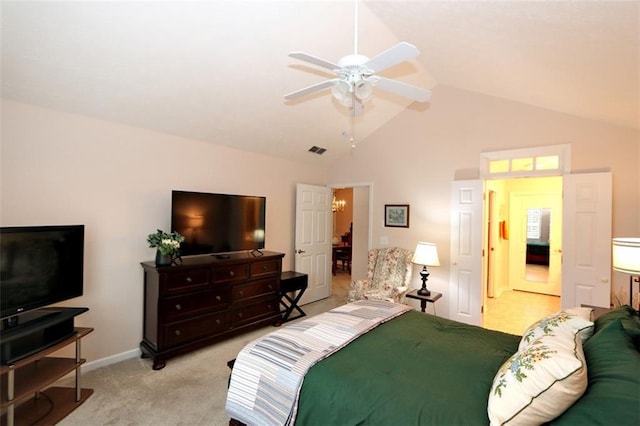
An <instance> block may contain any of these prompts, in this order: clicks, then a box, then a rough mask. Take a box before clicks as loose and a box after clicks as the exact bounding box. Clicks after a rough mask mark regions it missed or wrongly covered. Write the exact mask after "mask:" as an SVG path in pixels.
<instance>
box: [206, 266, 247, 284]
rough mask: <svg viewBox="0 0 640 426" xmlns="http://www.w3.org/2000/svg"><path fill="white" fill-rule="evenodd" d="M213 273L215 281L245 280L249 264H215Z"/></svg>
mask: <svg viewBox="0 0 640 426" xmlns="http://www.w3.org/2000/svg"><path fill="white" fill-rule="evenodd" d="M213 275H214V280H215V282H216V283H225V282H231V281H241V280H246V279H247V278H249V265H247V264H246V263H245V264H241V265H226V266H216V267H215V269H214V270H213Z"/></svg>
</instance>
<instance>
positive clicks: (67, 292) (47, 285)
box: [0, 225, 84, 319]
mask: <svg viewBox="0 0 640 426" xmlns="http://www.w3.org/2000/svg"><path fill="white" fill-rule="evenodd" d="M83 271H84V225H69V226H24V227H2V228H0V318H2V319H5V318H9V317H12V316H16V315H19V314H22V313H24V312H27V311H31V310H34V309H37V308H41V307H44V306H47V305H51V304H53V303H57V302H61V301H63V300H67V299H72V298H74V297H78V296H82V291H83V284H84V282H83V275H84V272H83Z"/></svg>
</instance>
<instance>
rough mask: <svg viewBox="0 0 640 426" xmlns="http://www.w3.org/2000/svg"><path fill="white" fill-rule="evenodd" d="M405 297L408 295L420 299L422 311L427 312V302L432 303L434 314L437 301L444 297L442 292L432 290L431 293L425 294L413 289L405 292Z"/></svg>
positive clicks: (434, 313)
mask: <svg viewBox="0 0 640 426" xmlns="http://www.w3.org/2000/svg"><path fill="white" fill-rule="evenodd" d="M405 297H408V298H409V299H417V300H419V301H420V308H422V312H425V310H426V308H427V303H432V304H433V315H436V301H437V300H438V299H440V298H441V297H442V293H436V292H435V291H432V292H431V294H430V295H428V296H423V295H421V294H418V290H411V291H410V292H409V293H407V294H405Z"/></svg>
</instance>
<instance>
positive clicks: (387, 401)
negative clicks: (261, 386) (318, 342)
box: [296, 311, 520, 425]
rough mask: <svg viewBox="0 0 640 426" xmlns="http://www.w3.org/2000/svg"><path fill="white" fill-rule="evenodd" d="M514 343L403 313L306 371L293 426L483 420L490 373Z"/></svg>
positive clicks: (515, 339) (478, 330)
mask: <svg viewBox="0 0 640 426" xmlns="http://www.w3.org/2000/svg"><path fill="white" fill-rule="evenodd" d="M519 341H520V337H519V336H514V335H511V334H505V333H500V332H497V331H491V330H486V329H483V328H480V327H475V326H471V325H466V324H461V323H459V322H455V321H451V320H447V319H444V318H438V317H435V316H432V315H425V314H423V313H420V312H416V311H410V312H407V313H406V314H403V315H402V316H400V317H398V318H396V319H394V320H392V321H389V322H387V323H385V324H382V325H380V326H379V327H377V328H376V329H374V330H372V331H370V332H369V333H367V334H366V335H364V336H362V337H360V338H358V339H357V340H355V341H354V342H352V343H351V344H349V345H348V346H347V347H346V348H344V349H342V350H340V351H338V352H337V353H335V354H333V355H332V356H330V357H329V358H327V359H325V360H323V361H322V362H320V363H318V364H317V365H315V366H314V367H312V368H311V369H310V370H309V372H308V373H307V375H306V377H305V379H304V383H303V385H302V390H301V393H300V402H299V405H298V406H299V411H298V415H297V418H296V424H298V425H343V424H344V425H346V424H349V425H355V424H363V423H366V424H380V425H416V424H443V425H444V424H446V425H455V424H458V425H476V424H481V425H487V424H488V423H489V418H488V416H487V402H488V398H489V390H490V389H491V385H492V382H493V378H494V376H495V374H496V372H497V371H498V369H499V368H500V366H501V365H502V364H503V363H504V361H505V360H507V358H509V357H510V356H511V355H512V354H513V353H515V352H516V350H517V348H518V343H519ZM434 343H435V344H434Z"/></svg>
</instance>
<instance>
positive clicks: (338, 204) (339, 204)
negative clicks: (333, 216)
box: [331, 194, 347, 213]
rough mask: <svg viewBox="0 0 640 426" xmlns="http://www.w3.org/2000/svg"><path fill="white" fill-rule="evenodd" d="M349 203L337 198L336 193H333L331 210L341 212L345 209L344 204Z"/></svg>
mask: <svg viewBox="0 0 640 426" xmlns="http://www.w3.org/2000/svg"><path fill="white" fill-rule="evenodd" d="M345 205H347V202H346V201H345V200H337V199H336V194H333V202H332V203H331V211H333V212H334V213H335V212H341V211H344V206H345Z"/></svg>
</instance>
